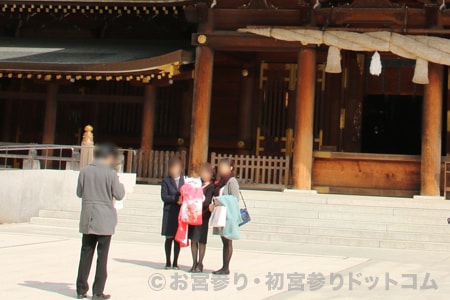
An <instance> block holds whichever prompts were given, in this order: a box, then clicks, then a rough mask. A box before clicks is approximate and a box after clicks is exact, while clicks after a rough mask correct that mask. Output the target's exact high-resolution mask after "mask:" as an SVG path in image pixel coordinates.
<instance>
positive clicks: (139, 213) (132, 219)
mask: <svg viewBox="0 0 450 300" xmlns="http://www.w3.org/2000/svg"><path fill="white" fill-rule="evenodd" d="M253 213H254V212H253V211H252V223H251V224H252V225H253V224H257V225H260V226H261V228H266V227H270V226H287V227H289V226H293V227H296V226H303V227H305V226H308V227H327V228H343V229H361V230H377V231H392V232H418V233H436V234H439V233H444V234H450V226H449V225H447V224H446V220H445V218H439V219H437V220H439V224H436V225H427V226H424V225H420V224H416V223H398V222H386V220H385V221H384V222H381V221H380V220H379V219H375V220H372V221H367V218H364V220H362V221H361V220H360V221H355V220H342V219H339V218H338V217H339V216H340V214H337V213H336V216H334V215H333V217H334V219H333V218H332V219H322V218H319V213H317V212H310V211H301V212H298V213H297V212H294V211H286V215H287V216H285V217H273V216H263V215H260V214H253ZM161 215H162V212H161V210H148V211H147V210H143V209H140V210H137V209H126V208H125V209H122V210H120V211H119V222H120V223H131V224H133V223H135V224H148V225H152V224H160V223H161ZM39 216H40V217H44V218H59V219H73V220H79V217H80V213H79V212H76V211H59V210H41V211H40V213H39ZM369 216H370V215H369ZM320 217H323V215H321V216H320ZM394 219H395V220H396V219H398V218H397V217H395V218H394ZM426 220H428V219H426ZM432 220H435V219H434V218H433V219H432ZM389 221H392V220H389Z"/></svg>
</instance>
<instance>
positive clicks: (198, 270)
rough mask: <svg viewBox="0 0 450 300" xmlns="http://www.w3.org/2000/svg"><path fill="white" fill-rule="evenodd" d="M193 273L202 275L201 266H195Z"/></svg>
mask: <svg viewBox="0 0 450 300" xmlns="http://www.w3.org/2000/svg"><path fill="white" fill-rule="evenodd" d="M195 273H203V264H197V266H196V267H195Z"/></svg>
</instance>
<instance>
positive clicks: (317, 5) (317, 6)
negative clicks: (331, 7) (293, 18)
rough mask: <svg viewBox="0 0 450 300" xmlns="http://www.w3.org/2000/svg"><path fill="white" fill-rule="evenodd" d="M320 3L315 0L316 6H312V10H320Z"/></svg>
mask: <svg viewBox="0 0 450 300" xmlns="http://www.w3.org/2000/svg"><path fill="white" fill-rule="evenodd" d="M320 6H321V5H320V1H319V0H316V4H314V6H313V9H318V8H320Z"/></svg>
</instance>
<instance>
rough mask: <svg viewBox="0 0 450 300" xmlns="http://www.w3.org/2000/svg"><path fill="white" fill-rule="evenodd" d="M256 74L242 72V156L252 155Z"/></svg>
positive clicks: (240, 119) (240, 118)
mask: <svg viewBox="0 0 450 300" xmlns="http://www.w3.org/2000/svg"><path fill="white" fill-rule="evenodd" d="M254 79H255V77H254V72H253V70H251V71H250V70H248V69H244V70H242V80H241V83H242V87H241V99H240V100H241V101H240V107H239V112H240V113H239V142H238V145H237V146H238V148H239V152H241V153H242V154H250V152H251V150H250V146H251V145H250V144H251V140H252V125H253V118H252V116H253V112H252V103H253V96H254V95H253V94H254V87H255V81H254Z"/></svg>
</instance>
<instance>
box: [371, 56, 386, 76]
mask: <svg viewBox="0 0 450 300" xmlns="http://www.w3.org/2000/svg"><path fill="white" fill-rule="evenodd" d="M382 70H383V65H382V64H381V57H380V53H378V51H376V52H375V53H374V54H373V56H372V60H371V61H370V74H372V75H374V76H380V74H381V71H382Z"/></svg>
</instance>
